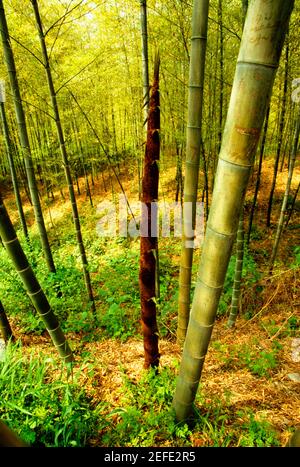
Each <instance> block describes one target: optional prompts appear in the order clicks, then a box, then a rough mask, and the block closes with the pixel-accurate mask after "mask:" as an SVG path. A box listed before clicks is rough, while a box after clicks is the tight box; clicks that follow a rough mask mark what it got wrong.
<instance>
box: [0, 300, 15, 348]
mask: <svg viewBox="0 0 300 467" xmlns="http://www.w3.org/2000/svg"><path fill="white" fill-rule="evenodd" d="M0 332H1V334H2V337H3V339H4V341H5V342H8V341H9V340H11V341H14V336H13V333H12V330H11V327H10V324H9V321H8V318H7V316H6V313H5V310H4V307H3V305H2V302H1V300H0Z"/></svg>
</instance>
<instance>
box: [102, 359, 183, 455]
mask: <svg viewBox="0 0 300 467" xmlns="http://www.w3.org/2000/svg"><path fill="white" fill-rule="evenodd" d="M174 388H175V378H174V375H173V373H172V370H171V369H170V368H163V369H161V370H160V372H159V374H157V373H156V372H155V370H150V371H145V373H144V374H143V376H142V378H141V379H140V381H134V380H132V379H130V377H129V376H127V375H126V374H125V373H124V376H123V386H122V388H121V392H122V397H121V400H120V402H121V403H122V407H120V408H117V409H114V410H113V411H112V412H111V413H110V414H109V416H108V418H109V419H110V421H111V423H110V427H109V428H108V429H107V430H106V432H105V433H104V435H103V437H102V443H103V445H105V446H155V445H159V442H160V441H162V440H168V441H169V442H170V441H173V442H175V443H176V446H182V445H185V446H190V445H191V443H190V441H189V437H190V435H191V431H190V429H189V427H188V425H187V424H178V423H176V421H175V417H174V412H173V410H172V408H171V403H172V398H173V394H174Z"/></svg>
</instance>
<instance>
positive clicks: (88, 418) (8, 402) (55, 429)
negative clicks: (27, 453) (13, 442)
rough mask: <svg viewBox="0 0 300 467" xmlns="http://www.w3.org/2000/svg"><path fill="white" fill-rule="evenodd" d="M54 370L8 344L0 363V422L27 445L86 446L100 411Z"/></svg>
mask: <svg viewBox="0 0 300 467" xmlns="http://www.w3.org/2000/svg"><path fill="white" fill-rule="evenodd" d="M58 365H59V362H57V361H54V360H52V359H51V358H50V359H49V358H46V359H45V358H44V359H42V358H39V357H38V356H36V355H30V356H29V355H24V353H23V352H22V348H21V347H19V346H18V344H16V345H10V346H9V347H8V348H7V350H6V358H5V360H4V361H2V362H0V393H1V401H0V418H1V419H2V420H3V421H4V422H5V423H7V425H8V426H9V427H10V428H11V429H13V430H14V431H15V432H16V433H18V434H19V436H20V437H21V438H22V439H23V440H24V441H26V442H27V443H29V444H30V445H31V446H41V445H42V446H46V447H67V446H69V447H75V446H76V447H79V446H86V445H88V440H89V439H90V438H91V437H92V436H93V434H95V433H96V431H97V427H98V424H99V423H100V421H101V416H100V415H99V414H100V406H99V407H98V408H95V407H93V405H92V403H91V399H90V397H88V396H87V394H86V393H85V391H84V389H82V387H81V386H80V385H79V383H78V381H76V375H74V376H73V377H71V375H69V379H67V378H66V376H65V375H66V370H65V368H62V367H61V368H60V370H57V367H58ZM55 368H56V371H55V372H54V369H55Z"/></svg>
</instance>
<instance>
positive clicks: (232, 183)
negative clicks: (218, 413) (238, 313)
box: [174, 0, 294, 420]
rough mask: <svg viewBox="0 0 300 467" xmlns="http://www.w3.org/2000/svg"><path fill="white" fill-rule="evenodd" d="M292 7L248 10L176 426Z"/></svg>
mask: <svg viewBox="0 0 300 467" xmlns="http://www.w3.org/2000/svg"><path fill="white" fill-rule="evenodd" d="M293 5H294V1H293V0H290V1H287V0H273V1H271V2H270V1H268V2H266V1H265V0H252V1H251V2H250V5H249V8H248V13H247V18H246V22H245V27H244V32H243V37H242V42H241V47H240V53H239V57H238V62H237V68H236V73H235V78H234V83H233V88H232V94H231V99H230V103H229V108H228V114H227V121H226V125H225V129H224V134H223V140H222V146H221V151H220V155H219V163H218V168H217V173H216V178H215V185H214V190H213V199H212V203H211V207H210V212H209V218H208V223H207V228H206V234H205V239H204V244H203V249H202V256H201V260H200V265H199V275H198V282H197V284H196V290H195V294H194V300H193V305H192V311H191V316H190V321H189V325H188V331H187V336H186V340H185V344H184V349H183V355H182V362H181V366H180V373H179V378H178V382H177V386H176V393H175V397H174V408H175V412H176V416H177V419H178V420H184V419H186V418H187V417H188V416H189V415H190V414H191V412H192V408H193V402H194V399H195V396H196V393H197V389H198V385H199V381H200V377H201V372H202V367H203V363H204V359H205V356H206V353H207V348H208V345H209V341H210V337H211V333H212V329H213V325H214V321H215V316H216V312H217V308H218V304H219V300H220V295H221V292H222V288H223V285H224V280H225V276H226V272H227V268H228V263H229V259H230V255H231V249H232V244H233V242H234V239H235V236H236V232H237V226H238V222H239V216H240V213H241V210H242V206H243V202H244V196H245V192H246V188H247V184H248V180H249V176H250V173H251V167H252V165H253V160H254V156H255V152H256V148H257V144H258V141H259V136H260V132H261V129H262V126H263V122H264V118H265V113H266V109H267V106H268V103H269V100H270V95H271V91H272V86H273V82H274V77H275V73H276V69H277V67H278V63H279V59H280V54H281V50H282V46H283V42H284V37H285V33H286V30H287V26H288V20H289V17H290V14H291V11H292V8H293ZM258 25H259V27H258Z"/></svg>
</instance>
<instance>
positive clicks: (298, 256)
mask: <svg viewBox="0 0 300 467" xmlns="http://www.w3.org/2000/svg"><path fill="white" fill-rule="evenodd" d="M293 253H294V255H295V259H294V261H293V263H292V266H295V267H299V266H300V246H296V247H294V248H293Z"/></svg>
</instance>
